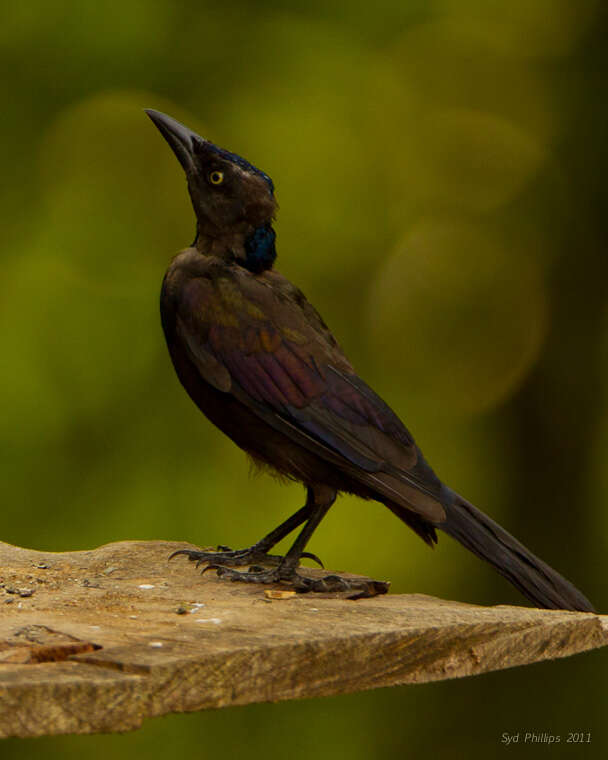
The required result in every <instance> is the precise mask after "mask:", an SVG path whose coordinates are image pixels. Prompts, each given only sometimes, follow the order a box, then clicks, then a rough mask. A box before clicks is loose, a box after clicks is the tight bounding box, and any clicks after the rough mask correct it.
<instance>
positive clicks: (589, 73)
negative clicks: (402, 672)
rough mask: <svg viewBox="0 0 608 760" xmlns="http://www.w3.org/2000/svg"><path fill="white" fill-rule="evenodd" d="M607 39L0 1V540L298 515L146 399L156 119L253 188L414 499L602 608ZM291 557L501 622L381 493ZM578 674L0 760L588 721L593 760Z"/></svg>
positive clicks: (487, 749)
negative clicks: (263, 180) (428, 482)
mask: <svg viewBox="0 0 608 760" xmlns="http://www.w3.org/2000/svg"><path fill="white" fill-rule="evenodd" d="M607 32H608V15H607V13H606V5H605V4H602V3H601V2H600V0H577V2H572V0H491V1H487V0H486V1H483V2H482V1H481V0H376V2H374V3H357V2H350V3H349V2H346V1H345V0H342V1H340V0H336V1H335V2H321V1H320V0H308V1H306V2H305V0H292V2H282V1H281V0H266V1H262V0H260V1H258V2H254V1H253V0H250V1H249V2H246V1H245V0H243V1H242V2H227V3H219V2H214V3H212V2H200V1H199V2H194V1H193V0H192V1H191V2H185V1H182V2H175V1H173V2H170V1H169V0H122V1H121V2H120V3H117V2H109V0H97V1H96V2H82V0H80V2H77V1H76V0H53V1H51V2H49V1H48V0H45V1H44V2H43V1H42V0H27V2H22V3H17V2H12V1H11V0H8V1H7V2H5V3H3V4H2V24H1V25H0V56H1V63H2V66H1V69H0V71H1V73H0V77H1V78H2V91H3V107H2V119H1V120H0V130H1V132H2V140H1V145H0V151H2V157H1V158H2V169H3V176H4V181H3V182H2V183H1V184H0V196H1V198H0V206H1V209H2V277H1V279H0V288H1V298H0V336H1V340H2V356H3V365H4V366H3V371H2V373H1V376H0V398H1V399H2V425H1V426H0V441H1V446H2V468H3V472H2V480H3V494H4V495H3V514H2V531H1V538H2V540H4V541H8V542H11V543H15V544H19V545H22V546H28V547H33V548H37V549H43V550H46V551H61V550H71V549H81V548H82V549H84V548H89V547H93V546H97V545H100V544H103V543H106V542H110V541H117V540H121V539H136V538H160V539H172V540H173V539H179V540H182V539H184V540H190V541H193V542H197V543H200V544H203V545H205V544H214V543H229V544H230V545H232V546H236V547H240V546H245V545H249V544H250V543H251V542H252V541H254V540H256V539H257V538H259V537H260V536H261V535H262V534H263V533H265V532H266V531H267V530H269V529H270V528H271V527H274V526H275V525H276V524H278V523H279V522H280V521H281V520H282V519H283V518H284V517H285V516H287V515H288V514H291V513H292V512H294V511H295V510H296V509H297V508H298V507H299V506H301V504H302V503H303V492H302V490H301V489H300V488H298V487H297V486H293V485H292V486H288V487H285V486H281V485H279V484H278V483H276V482H274V481H273V480H272V479H270V478H268V477H265V476H262V477H257V478H255V479H251V478H249V477H248V463H247V461H246V458H245V456H244V455H243V454H242V453H241V452H240V451H239V450H238V449H237V448H236V447H235V446H234V445H233V444H232V443H231V442H230V441H229V440H228V439H226V438H224V437H223V436H222V435H221V434H220V433H218V432H217V431H216V430H215V429H214V428H212V426H211V425H210V423H208V422H207V421H206V420H205V419H204V418H203V417H202V415H201V414H200V413H198V412H197V410H196V409H195V407H194V406H193V404H192V403H191V401H190V400H189V399H188V398H187V396H186V394H185V392H184V391H183V390H182V389H181V387H180V386H179V384H178V382H177V379H176V377H175V376H174V372H173V369H172V367H171V365H170V361H169V357H168V354H167V351H166V348H165V345H164V341H163V337H162V334H161V330H160V325H159V316H158V292H159V288H160V282H161V278H162V276H163V273H164V270H165V268H166V265H167V262H168V260H169V257H170V256H171V255H173V253H175V252H176V251H177V250H179V249H180V248H182V247H185V246H186V245H188V244H189V243H190V241H191V240H192V238H193V234H194V224H193V214H192V211H191V208H190V205H189V200H188V197H187V193H186V187H185V182H184V177H183V175H182V171H181V168H180V166H179V165H178V163H177V161H176V160H175V158H174V157H173V155H172V154H171V152H170V151H169V150H168V148H167V146H166V145H165V144H164V143H163V141H162V140H161V138H160V136H159V134H158V133H157V131H156V130H155V129H154V127H153V126H152V124H150V123H149V121H148V119H146V117H145V115H144V114H143V112H142V109H143V108H144V107H152V108H157V109H160V110H163V111H166V112H168V113H169V114H171V115H173V116H175V117H176V118H178V119H180V120H183V121H185V122H186V123H187V124H188V125H189V126H190V127H192V128H193V129H195V130H197V131H199V132H200V133H201V134H203V135H204V136H206V137H208V138H210V139H212V140H213V141H215V142H217V143H219V144H220V145H222V146H224V147H227V148H229V149H231V150H233V151H236V152H238V153H240V154H242V155H244V156H245V157H247V158H248V159H250V160H251V161H252V162H254V163H255V164H256V165H258V166H260V167H261V168H262V169H264V170H265V171H267V172H268V173H269V174H270V175H271V176H272V177H273V179H274V181H275V184H276V186H277V196H278V200H279V203H280V205H281V211H280V213H279V218H278V222H277V233H278V252H279V261H278V268H279V269H280V270H281V271H282V272H283V273H284V274H286V275H287V276H288V277H290V278H291V279H293V280H294V281H295V282H297V283H298V284H299V285H300V286H301V287H302V289H303V290H304V292H305V293H306V294H307V296H308V297H309V299H310V300H311V301H312V302H313V303H314V304H315V305H316V306H317V308H318V309H319V310H320V311H321V313H322V314H323V315H324V317H325V318H326V320H327V322H328V323H329V324H330V325H331V327H332V328H333V330H334V332H335V333H336V335H337V336H338V338H339V340H340V342H341V343H342V345H343V347H344V348H345V350H346V352H347V354H348V355H349V356H350V358H351V359H352V361H353V363H354V364H355V366H356V368H357V369H358V370H359V372H360V374H361V375H362V376H363V377H364V378H365V379H366V380H367V381H368V382H369V383H370V384H371V385H372V386H373V387H374V388H375V389H376V390H377V391H378V392H379V393H380V394H381V395H382V396H383V397H384V398H385V399H386V400H387V401H388V402H389V403H390V404H391V405H392V406H393V407H394V408H395V410H396V411H397V412H398V413H399V414H400V415H401V416H402V417H403V419H404V420H405V422H406V424H407V425H408V427H410V429H411V430H412V431H413V432H414V434H415V436H416V438H417V440H418V443H419V444H420V445H421V447H422V449H423V451H424V452H425V453H426V455H427V457H428V459H429V460H430V462H431V463H432V464H433V466H434V467H435V469H436V470H437V471H438V473H439V474H440V476H441V477H442V478H443V479H445V480H446V481H447V482H448V483H449V484H450V485H451V486H452V487H454V488H455V489H457V490H458V491H460V492H461V493H462V494H463V495H465V496H466V497H467V498H469V499H471V500H472V501H473V502H474V503H475V504H477V505H478V506H479V507H481V508H482V509H484V510H486V511H488V512H489V513H490V514H491V515H492V516H493V517H495V518H496V519H498V520H499V521H500V522H501V523H502V524H503V525H505V526H506V527H507V528H508V529H509V530H511V531H512V532H513V533H515V534H516V535H517V536H518V537H519V538H520V539H522V540H523V541H524V542H525V543H526V544H527V545H528V546H530V547H531V548H532V549H533V550H535V551H536V552H537V553H538V554H540V555H541V556H542V557H543V558H544V559H545V560H546V561H548V562H549V563H550V564H552V565H554V566H555V567H556V568H557V569H559V570H560V571H562V572H563V573H564V574H565V575H567V576H568V577H569V578H571V579H572V580H573V581H574V582H575V583H576V584H577V585H579V586H580V587H581V589H583V590H584V591H585V593H586V594H587V595H588V596H589V597H590V598H591V599H592V601H594V602H595V604H596V605H597V607H598V608H599V609H602V610H605V609H606V607H607V606H608V605H607V601H608V595H607V591H606V583H605V577H606V563H605V557H606V549H607V544H608V540H607V534H608V531H607V528H608V516H607V515H608V511H607V510H606V503H607V499H608V467H607V466H606V460H607V458H608V395H607V394H606V390H605V389H606V386H607V381H608V298H607V295H608V255H607V242H608V222H607V216H606V214H607V211H608V203H607V200H608V199H607V193H606V187H607V185H606V181H605V173H606V171H607V170H608V155H607V150H606V143H607V140H606V134H607V131H606V129H607V123H608V120H607V116H608V97H607V93H606V81H607V80H606V76H607V63H608V47H607V46H606V39H607V36H606V35H607ZM311 550H312V551H314V552H317V553H318V554H319V555H320V556H322V557H323V559H324V560H325V562H326V564H327V565H328V567H330V568H337V569H340V568H345V569H349V570H352V571H358V572H362V573H368V574H371V575H372V576H374V577H377V578H390V579H391V580H392V582H393V589H394V591H396V592H407V591H417V592H423V593H428V594H433V595H437V596H441V597H444V598H450V599H458V600H462V601H470V602H478V603H483V604H496V603H515V604H519V603H523V599H522V598H521V597H520V596H519V595H518V594H517V593H516V592H515V591H514V590H512V589H511V588H510V586H508V585H507V584H506V582H504V581H503V580H502V579H501V578H500V577H499V576H497V575H496V574H495V573H494V572H493V571H492V570H491V569H490V568H489V567H487V566H485V565H483V564H482V563H481V562H480V561H478V560H477V559H475V558H474V557H473V556H472V555H469V554H468V553H467V552H466V551H465V550H464V549H462V548H461V547H459V546H458V545H456V544H454V543H453V542H451V541H450V540H449V539H448V538H447V537H445V536H442V537H441V539H440V543H439V546H438V547H437V549H436V550H435V551H433V552H432V551H430V550H429V549H428V548H427V547H426V546H425V545H424V544H423V543H422V542H421V541H420V540H419V539H418V538H417V537H416V536H415V535H414V534H413V533H411V532H410V531H408V530H407V528H406V527H405V526H403V525H401V524H400V523H398V522H397V521H396V520H395V518H394V517H393V516H392V515H391V514H390V513H389V512H388V510H385V509H384V508H382V507H381V506H380V505H378V504H374V503H364V502H361V501H357V500H355V499H352V498H342V499H341V500H340V501H339V502H338V503H337V505H336V506H335V507H334V509H333V510H332V511H331V512H330V514H329V516H328V517H327V519H326V520H325V521H324V523H323V525H322V526H321V528H320V529H319V530H318V532H317V533H316V534H315V537H314V539H313V542H312V544H311ZM199 582H204V581H199V580H197V579H196V577H195V576H193V583H199ZM607 681H608V663H607V660H606V655H605V653H602V652H595V653H592V654H589V655H585V656H581V657H579V658H574V659H570V660H568V661H564V662H557V663H549V664H543V665H538V666H534V667H530V668H526V669H519V670H515V671H510V672H503V673H498V674H490V675H486V676H483V677H479V678H475V679H467V680H465V681H455V682H447V683H442V684H432V685H428V686H418V687H408V688H396V689H390V690H382V691H377V692H369V693H365V694H358V695H349V696H345V697H337V698H332V699H325V700H311V701H304V702H298V703H284V704H278V705H256V706H251V707H246V708H235V709H229V710H224V711H220V712H209V713H206V714H196V715H189V716H173V717H169V718H164V719H157V720H155V721H152V722H149V723H147V724H146V726H145V727H144V728H143V729H142V730H141V731H139V732H137V733H134V734H131V735H127V736H110V737H104V736H97V737H59V738H53V739H42V740H28V741H16V740H15V741H6V742H4V743H3V744H2V745H0V756H1V757H3V758H4V757H6V758H12V757H15V758H17V757H19V758H21V759H22V758H25V757H36V758H38V757H45V758H47V759H48V760H53V759H54V758H80V757H82V756H83V755H85V754H86V756H87V757H89V758H90V759H91V760H94V759H95V758H97V757H100V758H101V757H105V755H106V754H107V753H108V752H111V753H112V754H113V756H114V757H115V758H116V760H120V758H126V757H130V756H131V755H133V754H135V756H139V755H140V754H141V755H143V754H144V753H145V754H146V756H147V757H149V758H150V759H151V760H153V759H154V758H161V757H168V756H169V757H174V756H185V755H190V756H192V755H195V756H197V757H201V758H213V757H216V756H217V755H218V753H220V754H221V755H222V756H236V755H238V754H240V753H241V752H243V751H244V750H246V754H247V758H248V760H258V759H260V760H261V759H262V758H267V757H269V756H273V757H277V758H283V757H286V756H287V755H289V757H290V758H291V760H299V759H300V758H302V759H303V758H310V757H311V756H313V757H316V758H319V760H323V759H324V758H339V757H343V756H344V757H345V756H348V757H349V758H350V760H367V759H368V758H392V757H401V756H405V755H406V754H409V755H413V756H417V755H419V754H421V753H422V752H425V753H432V754H434V755H435V756H438V757H467V758H469V757H482V756H483V757H487V756H494V754H498V753H499V752H501V750H502V745H501V743H500V738H501V735H502V732H503V731H509V732H517V731H526V730H533V731H537V732H542V731H547V732H551V733H553V734H561V735H562V737H564V738H563V740H562V744H561V746H558V747H557V748H556V747H555V745H554V746H553V747H552V749H551V753H552V756H554V757H558V756H562V755H563V756H568V757H570V756H571V755H572V754H573V752H576V750H577V748H576V747H572V746H571V745H566V744H565V743H564V742H565V736H566V735H567V733H568V732H569V731H585V732H586V731H591V732H592V744H591V745H588V746H586V747H585V748H584V751H585V753H586V754H587V755H588V756H598V757H599V756H605V754H604V753H605V751H606V750H607V749H608V741H607V732H606V727H605V715H606V709H607V707H608V699H607V697H606V693H607V692H606V689H607V686H608V683H607ZM509 752H511V753H515V752H516V753H517V754H518V755H522V754H523V755H527V754H529V755H530V756H535V757H537V756H538V752H539V747H538V746H528V747H525V746H521V745H520V746H519V747H517V748H516V747H514V746H511V747H510V748H509Z"/></svg>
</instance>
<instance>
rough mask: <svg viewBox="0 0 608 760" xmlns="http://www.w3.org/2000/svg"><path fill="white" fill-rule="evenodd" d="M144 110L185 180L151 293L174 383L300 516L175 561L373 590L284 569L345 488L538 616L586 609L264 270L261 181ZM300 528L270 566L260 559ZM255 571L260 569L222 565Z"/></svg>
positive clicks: (266, 235)
mask: <svg viewBox="0 0 608 760" xmlns="http://www.w3.org/2000/svg"><path fill="white" fill-rule="evenodd" d="M147 113H148V115H149V116H150V118H151V119H152V121H153V122H154V124H155V125H156V126H157V127H158V129H159V130H160V132H161V133H162V135H163V136H164V138H165V139H166V140H167V142H168V143H169V145H170V146H171V148H172V150H173V151H174V153H175V154H176V156H177V158H178V159H179V161H180V163H181V165H182V167H183V168H184V170H185V172H186V176H187V179H188V189H189V191H190V196H191V198H192V204H193V207H194V211H195V214H196V220H197V236H196V240H195V243H194V244H193V247H191V248H188V249H186V250H185V251H182V252H181V253H180V254H178V255H177V256H176V257H175V258H174V259H173V261H172V262H171V265H170V266H169V269H168V271H167V273H166V275H165V279H164V282H163V287H162V295H161V313H162V324H163V329H164V332H165V336H166V339H167V345H168V347H169V353H170V354H171V358H172V360H173V364H174V366H175V370H176V372H177V375H178V377H179V379H180V381H181V383H182V384H183V386H184V388H185V389H186V391H187V392H188V394H189V395H190V397H191V398H192V400H193V401H194V403H195V404H196V405H197V406H198V407H199V409H201V411H202V412H203V413H204V414H205V415H206V416H207V417H208V418H209V419H210V420H211V421H212V422H213V423H214V424H215V425H217V427H219V428H220V430H222V431H223V432H224V433H226V434H227V435H228V436H229V437H230V438H231V439H232V440H233V441H234V442H235V443H236V444H237V445H238V446H240V447H241V448H242V449H244V450H245V451H246V452H248V453H249V454H250V455H251V456H252V457H253V459H254V460H255V461H257V462H259V463H261V464H263V465H266V466H269V467H271V468H273V469H274V470H276V471H278V472H279V473H281V474H283V475H286V476H288V477H289V478H292V479H295V480H298V481H301V482H302V483H303V484H304V485H305V486H306V488H307V492H308V498H307V501H306V505H305V506H304V507H302V509H300V510H299V511H298V512H297V513H296V514H295V515H293V517H291V518H289V519H288V520H287V521H286V522H285V523H283V524H282V525H281V526H279V527H278V528H277V529H276V530H274V531H272V533H270V534H268V535H267V536H265V537H264V538H263V539H262V540H261V541H259V542H258V543H257V544H255V545H254V546H253V547H251V548H249V549H245V550H243V551H236V552H234V551H230V550H227V549H226V550H223V551H219V552H213V553H212V552H209V553H205V552H192V551H184V552H181V553H185V554H187V555H188V556H189V557H190V558H191V559H194V560H197V561H202V562H207V563H211V564H212V566H214V567H218V568H219V569H218V572H219V573H220V574H221V575H224V576H226V577H229V578H231V579H232V580H245V581H250V582H272V581H285V582H289V583H291V584H292V585H294V586H295V587H296V588H298V589H301V590H311V589H312V590H324V589H328V588H353V589H354V590H356V591H359V592H361V593H362V594H371V593H379V592H383V591H386V589H387V584H382V583H377V582H371V583H370V582H350V583H348V582H345V581H343V580H341V579H339V578H337V577H336V576H329V577H328V578H326V579H323V580H321V581H312V580H310V579H308V578H304V577H303V576H301V575H299V574H298V573H297V572H296V569H297V566H298V563H299V560H300V558H301V557H302V556H306V554H305V553H304V552H303V550H304V547H305V545H306V543H307V541H308V539H309V538H310V536H311V535H312V532H313V531H314V529H315V528H316V527H317V525H318V524H319V522H320V521H321V519H322V518H323V516H324V515H325V513H326V512H327V510H328V509H329V507H330V506H331V505H332V504H333V502H334V501H335V498H336V496H337V494H338V492H340V491H346V492H349V493H353V494H357V495H358V496H361V497H363V498H365V499H375V500H377V501H380V502H382V503H383V504H385V505H386V506H387V507H388V508H389V509H390V510H391V511H392V512H394V513H395V514H396V515H397V516H398V517H399V518H400V519H401V520H403V521H404V522H405V523H407V525H409V526H410V527H411V528H412V529H413V530H414V531H416V533H417V534H418V535H419V536H421V537H422V538H423V539H424V540H425V541H426V542H427V543H429V544H433V543H435V542H436V541H437V534H436V529H439V530H442V531H444V532H445V533H448V534H449V535H451V536H452V537H454V538H456V539H457V540H458V541H460V542H461V543H462V544H464V546H466V547H467V548H468V549H470V550H471V551H472V552H474V553H475V554H477V555H478V556H479V557H481V558H482V559H485V560H486V561H488V562H489V563H490V564H492V565H493V566H494V567H495V568H496V569H497V570H498V572H500V573H501V574H502V575H504V576H505V577H506V578H507V579H508V580H509V581H511V583H513V584H514V585H515V586H516V587H517V588H518V589H519V590H520V591H521V592H522V593H523V594H525V595H526V596H527V597H528V598H529V599H531V600H532V601H533V602H534V603H535V604H537V605H539V606H541V607H550V608H565V609H573V610H585V611H591V610H592V607H591V605H590V603H589V602H588V601H587V599H586V598H585V597H584V596H583V595H582V594H581V593H580V592H579V591H578V590H577V589H576V588H574V586H573V585H572V584H570V583H569V582H568V581H567V580H565V579H564V578H563V577H562V576H560V575H559V574H558V573H557V572H555V571H554V570H552V569H551V568H550V567H549V566H548V565H546V564H545V563H543V562H542V561H541V560H539V559H538V558H537V557H535V556H534V555H533V554H531V552H529V551H528V550H527V549H526V548H525V547H524V546H522V544H520V543H519V542H518V541H516V540H515V539H514V538H513V537H512V536H510V535H509V534H508V533H507V532H506V531H504V530H503V529H502V528H501V527H500V526H499V525H497V524H496V523H495V522H493V521H492V520H490V518H488V517H486V516H485V515H484V514H483V513H482V512H480V511H479V510H477V509H476V508H475V507H473V506H472V505H471V504H469V503H468V502H467V501H465V500H464V499H463V498H462V497H460V496H458V495H457V494H456V493H454V492H453V491H452V490H450V489H449V488H448V487H447V486H445V485H444V484H443V483H442V482H441V481H440V480H439V478H438V477H437V476H436V475H435V473H434V472H433V470H432V469H431V468H430V466H429V465H428V464H427V462H426V460H425V459H424V457H423V455H422V453H421V451H420V449H418V447H417V446H416V444H415V442H414V440H413V438H412V436H411V434H410V433H409V431H408V430H407V429H406V428H405V426H404V425H403V423H402V422H401V420H400V419H399V418H398V417H397V415H396V414H395V413H394V412H393V411H392V410H391V409H390V408H389V407H388V406H387V405H386V404H385V403H384V402H383V401H382V399H381V398H380V397H379V396H377V395H376V393H374V391H373V390H372V389H371V388H370V387H369V386H367V385H366V384H365V383H364V382H363V380H361V378H359V377H358V376H357V374H356V373H355V371H354V370H353V368H352V366H351V365H350V363H349V361H348V360H347V359H346V357H345V356H344V354H343V352H342V350H341V349H340V347H339V345H338V344H337V342H336V340H335V339H334V337H333V335H332V334H331V332H330V331H329V329H328V328H327V326H326V325H325V323H324V322H323V320H322V319H321V317H320V316H319V314H318V313H317V312H316V311H315V309H314V308H313V307H312V306H311V305H310V304H309V303H308V301H307V300H306V298H305V297H304V296H303V294H302V293H301V292H300V290H298V288H297V287H295V286H294V285H292V284H291V283H290V282H289V281H288V280H286V279H285V278H284V277H283V276H282V275H280V274H279V273H278V272H277V271H275V270H274V269H273V268H272V267H273V264H274V260H275V257H276V252H275V233H274V230H273V228H272V220H273V217H274V214H275V212H276V209H277V204H276V201H275V198H274V186H273V183H272V181H271V180H270V178H269V177H268V176H267V175H266V174H264V172H261V171H260V170H259V169H256V168H255V167H254V166H252V165H251V164H250V163H249V162H247V161H245V160H244V159H242V158H240V157H239V156H236V155H234V154H232V153H229V152H227V151H224V150H222V149H220V148H218V147H216V146H215V145H213V144H212V143H210V142H208V141H207V140H203V139H202V138H201V137H199V136H198V135H196V134H194V133H193V132H191V131H190V130H189V129H187V128H186V127H184V126H183V125H182V124H180V123H179V122H177V121H175V120H174V119H171V118H170V117H168V116H166V115H164V114H161V113H159V112H158V111H147ZM302 523H304V528H303V529H302V531H301V532H300V534H299V536H298V538H297V539H296V541H295V543H294V544H293V546H292V548H291V549H290V550H289V552H288V553H287V554H286V556H285V557H284V558H278V557H272V556H271V555H269V554H268V552H269V550H270V549H271V548H272V546H274V545H275V544H276V543H277V542H278V541H279V540H280V539H281V538H283V537H284V536H285V535H287V533H289V532H291V531H292V530H293V529H294V528H296V527H298V526H299V525H301V524H302ZM308 556H314V555H308ZM258 563H262V564H266V565H268V564H270V565H271V567H270V569H263V568H258V569H257V570H255V571H254V572H248V573H239V572H237V571H235V570H232V569H229V568H228V566H229V565H230V566H237V565H252V564H254V565H255V564H258ZM273 564H274V566H272V565H273Z"/></svg>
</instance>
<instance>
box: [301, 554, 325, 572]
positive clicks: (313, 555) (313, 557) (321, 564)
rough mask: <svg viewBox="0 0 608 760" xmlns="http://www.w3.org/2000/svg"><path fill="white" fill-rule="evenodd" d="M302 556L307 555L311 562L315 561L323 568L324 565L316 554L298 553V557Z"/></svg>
mask: <svg viewBox="0 0 608 760" xmlns="http://www.w3.org/2000/svg"><path fill="white" fill-rule="evenodd" d="M302 557H307V558H308V559H311V560H312V561H313V562H316V563H317V565H319V566H320V567H322V568H323V570H325V565H324V564H323V562H321V560H320V559H319V558H318V557H317V555H316V554H313V553H312V552H302V554H300V559H301V558H302Z"/></svg>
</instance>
